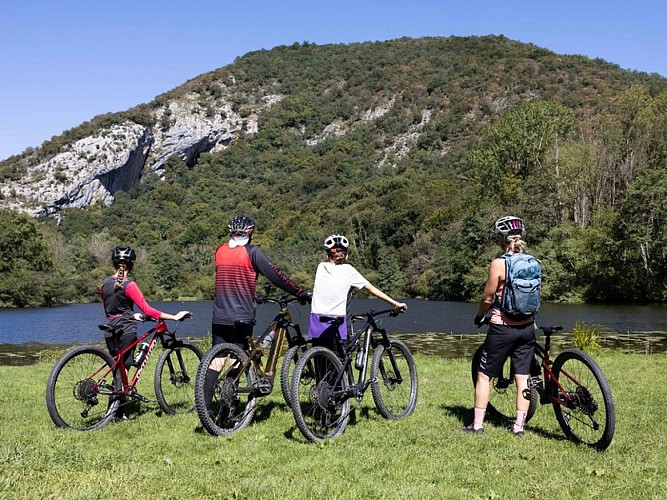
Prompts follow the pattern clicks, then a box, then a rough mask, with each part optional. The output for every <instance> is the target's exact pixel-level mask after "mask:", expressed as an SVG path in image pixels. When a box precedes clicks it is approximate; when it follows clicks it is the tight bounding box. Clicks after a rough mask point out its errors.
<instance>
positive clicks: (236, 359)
mask: <svg viewBox="0 0 667 500" xmlns="http://www.w3.org/2000/svg"><path fill="white" fill-rule="evenodd" d="M242 366H246V368H245V369H244V370H242V369H241V367H242ZM195 407H196V408H197V413H198V414H199V420H200V421H201V424H202V426H203V427H204V429H206V430H207V431H208V432H209V434H212V435H214V436H227V435H230V434H233V433H234V432H237V431H240V430H241V429H243V428H244V427H246V426H247V425H248V424H249V423H250V422H251V421H252V417H253V415H254V414H255V409H256V407H257V398H256V397H255V371H254V368H253V367H252V364H250V363H248V355H247V354H246V353H245V352H244V351H243V349H241V348H240V347H238V346H236V345H234V344H226V343H223V344H217V345H215V346H213V347H212V348H211V350H209V351H208V352H207V353H206V354H205V355H204V357H203V358H202V360H201V363H199V368H198V369H197V375H196V379H195Z"/></svg>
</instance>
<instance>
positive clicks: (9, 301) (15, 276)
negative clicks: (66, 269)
mask: <svg viewBox="0 0 667 500" xmlns="http://www.w3.org/2000/svg"><path fill="white" fill-rule="evenodd" d="M63 279H64V277H63V275H62V274H58V273H57V272H56V270H55V268H54V262H53V256H52V253H51V249H50V248H49V247H48V245H47V244H46V242H45V241H44V238H43V237H42V234H41V233H40V231H39V227H38V225H37V222H36V221H35V220H34V219H32V218H31V217H30V216H28V215H26V214H22V213H19V212H15V211H12V210H2V211H0V306H4V307H6V306H15V307H26V306H31V307H35V306H41V305H50V304H54V303H57V302H58V301H59V300H61V299H62V295H61V294H62V290H63V287H62V280H63Z"/></svg>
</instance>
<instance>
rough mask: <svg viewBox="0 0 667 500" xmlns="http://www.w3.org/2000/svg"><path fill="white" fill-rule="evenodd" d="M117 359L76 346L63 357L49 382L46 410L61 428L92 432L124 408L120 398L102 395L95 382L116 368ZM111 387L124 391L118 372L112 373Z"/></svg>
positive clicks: (53, 370) (54, 367)
mask: <svg viewBox="0 0 667 500" xmlns="http://www.w3.org/2000/svg"><path fill="white" fill-rule="evenodd" d="M113 364H114V359H113V358H112V357H111V355H110V354H109V353H107V352H106V351H103V350H102V349H100V348H98V347H93V346H79V347H74V348H72V349H70V350H69V351H67V352H66V353H65V354H63V355H62V356H61V357H60V359H58V361H56V364H55V365H54V366H53V368H52V369H51V373H50V374H49V378H48V380H47V383H46V408H47V409H48V411H49V415H50V416H51V420H53V423H55V424H56V425H57V426H58V427H62V428H67V429H74V430H79V431H89V430H92V429H97V428H99V427H102V426H104V425H106V424H108V423H109V422H111V421H112V420H114V418H115V416H116V411H117V410H118V407H119V405H120V398H119V397H118V396H111V395H110V394H104V393H100V392H99V391H98V387H97V384H98V383H100V382H101V381H100V380H93V379H92V378H91V376H93V374H95V373H99V374H100V375H103V374H104V373H106V372H107V370H108V368H110V367H111V366H113ZM110 375H111V377H112V381H111V384H112V385H111V386H107V389H114V390H120V389H121V388H122V378H121V374H120V372H119V371H118V370H116V371H115V373H110Z"/></svg>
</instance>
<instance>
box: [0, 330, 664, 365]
mask: <svg viewBox="0 0 667 500" xmlns="http://www.w3.org/2000/svg"><path fill="white" fill-rule="evenodd" d="M484 336H485V334H484V333H478V334H466V335H457V334H442V333H436V334H434V333H420V334H412V333H411V334H397V335H392V337H395V338H397V339H400V340H402V341H403V342H405V343H406V344H407V345H408V347H409V348H410V350H411V351H412V352H413V353H419V354H424V355H429V356H438V357H441V358H445V359H470V358H472V355H473V354H474V352H475V350H476V349H477V347H479V346H480V345H481V344H482V342H483V341H484ZM195 340H196V339H195ZM598 343H599V344H600V346H601V348H602V349H617V350H621V351H623V352H626V353H635V354H659V353H665V352H667V334H665V333H664V332H648V333H628V334H607V335H605V336H601V337H600V338H598ZM68 347H71V345H64V344H63V345H58V344H40V343H29V344H20V345H11V344H0V365H11V366H20V365H30V364H34V363H37V362H39V361H40V360H41V359H45V360H49V361H50V360H51V359H53V362H55V359H56V358H57V357H58V356H59V354H60V353H62V352H63V351H64V350H65V349H67V348H68ZM100 347H103V348H104V346H103V345H102V344H100ZM568 347H575V343H574V338H573V337H572V334H569V333H565V334H561V335H554V336H553V337H552V351H553V352H554V353H556V354H557V353H558V352H560V351H561V350H563V349H567V348H568Z"/></svg>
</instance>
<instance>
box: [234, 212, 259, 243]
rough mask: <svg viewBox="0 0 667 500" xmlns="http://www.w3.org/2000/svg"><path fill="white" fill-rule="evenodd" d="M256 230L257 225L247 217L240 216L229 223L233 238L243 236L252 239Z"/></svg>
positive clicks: (236, 216)
mask: <svg viewBox="0 0 667 500" xmlns="http://www.w3.org/2000/svg"><path fill="white" fill-rule="evenodd" d="M254 230H255V223H254V222H253V220H252V219H251V218H250V217H248V216H247V215H243V214H239V215H235V216H234V217H232V220H230V221H229V234H230V235H231V236H241V237H247V238H250V236H252V232H253V231H254Z"/></svg>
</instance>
